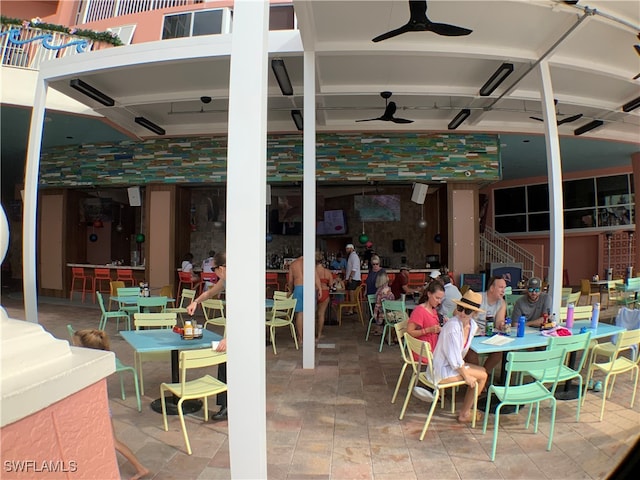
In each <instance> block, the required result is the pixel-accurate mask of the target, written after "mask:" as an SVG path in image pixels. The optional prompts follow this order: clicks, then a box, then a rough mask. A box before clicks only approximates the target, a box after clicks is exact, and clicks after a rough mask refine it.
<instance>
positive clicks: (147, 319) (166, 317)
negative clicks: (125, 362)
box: [133, 312, 177, 395]
mask: <svg viewBox="0 0 640 480" xmlns="http://www.w3.org/2000/svg"><path fill="white" fill-rule="evenodd" d="M176 321H177V314H176V313H166V312H164V313H139V312H138V313H134V314H133V326H134V328H135V329H136V330H140V329H149V328H173V327H174V326H175V324H176ZM134 359H135V367H136V368H137V369H138V378H140V391H141V392H142V394H143V395H144V372H143V371H142V364H143V362H168V361H170V360H171V351H169V350H162V351H160V352H138V351H136V353H135V357H134Z"/></svg>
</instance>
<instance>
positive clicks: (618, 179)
mask: <svg viewBox="0 0 640 480" xmlns="http://www.w3.org/2000/svg"><path fill="white" fill-rule="evenodd" d="M596 185H597V189H598V206H599V207H600V206H609V205H612V204H615V203H618V201H619V200H620V197H624V202H623V203H627V201H628V195H629V177H628V176H627V175H616V176H613V177H599V178H596Z"/></svg>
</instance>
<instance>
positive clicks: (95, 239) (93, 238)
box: [89, 233, 98, 242]
mask: <svg viewBox="0 0 640 480" xmlns="http://www.w3.org/2000/svg"><path fill="white" fill-rule="evenodd" d="M89 241H90V242H97V241H98V235H96V234H95V233H92V234H91V235H89Z"/></svg>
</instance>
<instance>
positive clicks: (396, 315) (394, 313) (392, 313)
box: [378, 300, 408, 352]
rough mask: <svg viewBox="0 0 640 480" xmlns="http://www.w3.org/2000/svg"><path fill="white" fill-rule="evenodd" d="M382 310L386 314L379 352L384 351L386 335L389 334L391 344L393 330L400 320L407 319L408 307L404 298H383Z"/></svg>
mask: <svg viewBox="0 0 640 480" xmlns="http://www.w3.org/2000/svg"><path fill="white" fill-rule="evenodd" d="M382 312H383V315H384V327H382V336H381V337H380V348H379V349H378V351H379V352H381V351H382V345H384V337H385V336H386V335H387V333H388V334H389V342H388V343H389V345H391V331H392V330H393V328H394V325H395V324H396V323H398V322H402V321H403V320H406V319H407V318H408V317H407V309H406V307H405V305H404V301H403V300H382Z"/></svg>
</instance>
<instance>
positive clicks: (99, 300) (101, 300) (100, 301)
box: [96, 290, 107, 313]
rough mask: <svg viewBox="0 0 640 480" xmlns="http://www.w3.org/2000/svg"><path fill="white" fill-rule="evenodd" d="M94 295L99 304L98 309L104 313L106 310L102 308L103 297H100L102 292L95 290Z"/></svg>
mask: <svg viewBox="0 0 640 480" xmlns="http://www.w3.org/2000/svg"><path fill="white" fill-rule="evenodd" d="M96 297H98V304H99V305H100V310H102V313H106V312H107V310H106V309H105V308H104V299H103V298H102V293H100V292H98V291H97V290H96Z"/></svg>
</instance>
